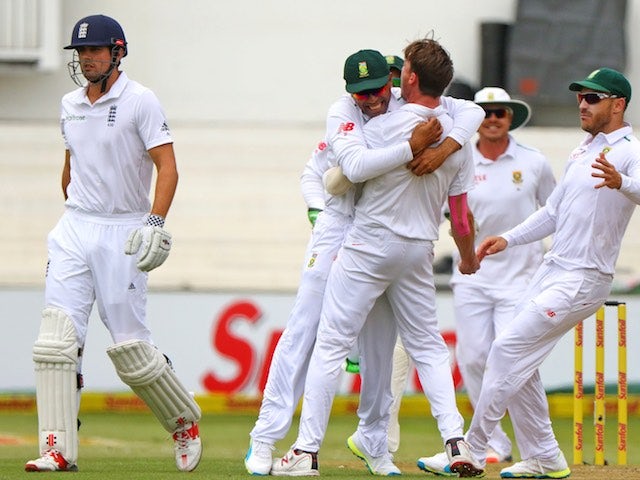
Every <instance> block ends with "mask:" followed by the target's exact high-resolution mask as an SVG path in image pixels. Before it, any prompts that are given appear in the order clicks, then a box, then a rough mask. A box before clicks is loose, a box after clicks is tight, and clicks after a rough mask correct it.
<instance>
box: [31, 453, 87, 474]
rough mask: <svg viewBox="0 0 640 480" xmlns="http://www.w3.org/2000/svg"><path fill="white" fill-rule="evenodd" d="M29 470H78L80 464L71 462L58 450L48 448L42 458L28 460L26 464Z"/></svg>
mask: <svg viewBox="0 0 640 480" xmlns="http://www.w3.org/2000/svg"><path fill="white" fill-rule="evenodd" d="M24 469H25V471H27V472H77V471H78V466H77V465H76V464H75V463H69V462H67V460H66V459H65V458H64V457H63V456H62V454H61V453H60V452H59V451H58V450H54V449H51V450H47V451H46V452H44V453H43V454H42V456H41V457H40V458H36V459H35V460H30V461H28V462H27V463H26V464H25V466H24Z"/></svg>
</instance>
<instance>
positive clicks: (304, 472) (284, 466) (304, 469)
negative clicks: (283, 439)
mask: <svg viewBox="0 0 640 480" xmlns="http://www.w3.org/2000/svg"><path fill="white" fill-rule="evenodd" d="M271 475H275V476H279V477H317V476H318V475H320V471H319V470H318V454H317V453H313V452H303V451H302V450H298V449H293V448H292V449H291V450H289V451H288V452H287V454H286V455H285V456H284V457H282V458H279V459H277V460H274V461H273V464H272V465H271Z"/></svg>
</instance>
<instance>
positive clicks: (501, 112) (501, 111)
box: [484, 108, 509, 118]
mask: <svg viewBox="0 0 640 480" xmlns="http://www.w3.org/2000/svg"><path fill="white" fill-rule="evenodd" d="M508 112H509V109H507V108H485V109H484V118H489V117H490V116H491V115H492V114H493V115H495V116H496V118H504V117H506V115H507V113H508Z"/></svg>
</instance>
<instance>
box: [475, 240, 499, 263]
mask: <svg viewBox="0 0 640 480" xmlns="http://www.w3.org/2000/svg"><path fill="white" fill-rule="evenodd" d="M505 248H507V241H506V240H505V239H504V238H502V237H495V236H494V237H487V238H485V239H484V240H483V241H482V242H481V243H480V245H479V246H478V249H477V250H476V256H477V257H478V261H479V262H481V261H482V259H483V258H484V257H486V256H487V255H493V254H495V253H498V252H501V251H503V250H504V249H505Z"/></svg>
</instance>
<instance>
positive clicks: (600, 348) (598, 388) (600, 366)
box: [593, 307, 605, 465]
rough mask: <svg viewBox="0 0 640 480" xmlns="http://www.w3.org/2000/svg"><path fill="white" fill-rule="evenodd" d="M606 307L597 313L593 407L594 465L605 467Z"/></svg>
mask: <svg viewBox="0 0 640 480" xmlns="http://www.w3.org/2000/svg"><path fill="white" fill-rule="evenodd" d="M604 396H605V386H604V307H600V308H599V309H598V311H597V312H596V378H595V392H594V405H593V424H594V442H593V445H594V450H595V452H594V462H593V463H594V464H595V465H604V421H605V403H604Z"/></svg>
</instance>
